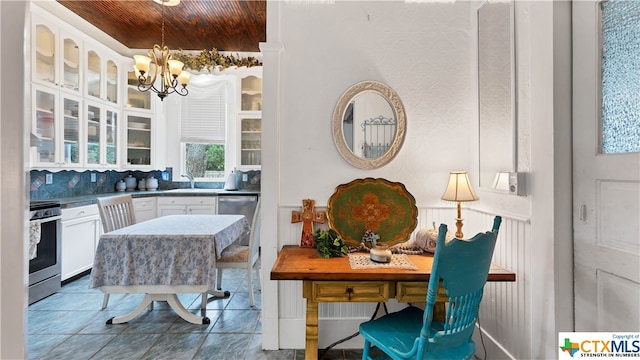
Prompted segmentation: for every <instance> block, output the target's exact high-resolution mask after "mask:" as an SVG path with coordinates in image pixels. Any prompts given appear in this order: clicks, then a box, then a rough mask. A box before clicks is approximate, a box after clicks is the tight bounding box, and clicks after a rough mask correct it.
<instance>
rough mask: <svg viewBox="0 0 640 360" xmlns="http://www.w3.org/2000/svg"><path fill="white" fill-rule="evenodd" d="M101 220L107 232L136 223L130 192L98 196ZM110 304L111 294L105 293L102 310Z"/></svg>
mask: <svg viewBox="0 0 640 360" xmlns="http://www.w3.org/2000/svg"><path fill="white" fill-rule="evenodd" d="M96 202H97V204H98V210H99V211H100V220H101V221H102V228H103V230H104V232H105V233H107V232H111V231H114V230H118V229H120V228H123V227H125V226H129V225H133V224H135V223H136V216H135V212H134V209H133V199H132V197H131V195H130V194H124V195H118V196H109V197H101V198H97V199H96ZM108 304H109V294H108V293H105V294H104V300H103V301H102V310H104V309H106V308H107V305H108Z"/></svg>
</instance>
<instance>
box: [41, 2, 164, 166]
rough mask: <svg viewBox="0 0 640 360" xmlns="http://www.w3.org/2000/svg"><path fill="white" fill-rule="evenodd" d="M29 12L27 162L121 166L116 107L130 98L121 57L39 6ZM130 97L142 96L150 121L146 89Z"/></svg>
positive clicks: (120, 121) (122, 134)
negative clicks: (28, 158)
mask: <svg viewBox="0 0 640 360" xmlns="http://www.w3.org/2000/svg"><path fill="white" fill-rule="evenodd" d="M31 16H32V18H31V20H32V21H31V29H32V32H31V37H32V39H31V44H32V46H31V83H32V97H31V108H32V121H31V139H30V158H31V167H32V168H45V169H51V170H57V169H66V168H85V169H119V168H122V167H123V166H125V164H126V160H127V157H126V156H127V155H123V154H126V153H127V152H128V149H127V147H126V146H127V143H126V138H127V137H128V136H129V133H128V132H127V130H126V129H127V126H126V121H125V119H124V118H123V116H122V110H123V108H124V107H125V105H124V104H123V103H125V102H126V103H127V104H128V103H130V102H131V101H130V100H131V99H130V95H129V94H127V90H128V88H129V87H128V86H127V84H126V81H125V76H126V74H124V73H123V71H122V69H123V64H125V63H126V62H127V60H126V59H124V58H123V57H122V56H121V55H119V54H117V53H116V52H115V51H113V50H112V49H109V48H108V47H106V46H105V45H103V44H101V43H99V42H98V41H95V40H93V39H91V38H88V37H86V36H83V34H82V33H81V32H79V31H75V30H74V29H73V28H72V27H71V26H70V25H68V24H65V23H64V22H63V21H62V20H59V19H57V18H55V17H53V16H50V15H49V14H47V13H46V11H45V10H42V9H40V8H39V7H34V8H33V9H32V12H31ZM71 34H76V35H73V36H71ZM136 92H137V89H136ZM123 94H126V95H123ZM140 94H141V95H140ZM125 96H126V98H125ZM136 96H138V98H145V97H146V99H147V101H146V102H145V101H139V103H144V104H143V106H142V108H144V109H145V110H147V111H146V113H145V116H146V118H147V119H148V120H149V123H150V120H151V118H152V113H151V105H150V102H149V101H148V99H149V94H145V93H139V94H136ZM134 126H135V125H134ZM147 135H150V132H147ZM147 143H148V144H149V146H150V140H149V141H147ZM149 152H150V151H149ZM135 155H136V159H138V161H139V159H140V158H144V159H149V158H150V157H149V156H142V155H139V154H135ZM148 165H149V164H147V166H148Z"/></svg>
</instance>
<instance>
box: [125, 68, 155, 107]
mask: <svg viewBox="0 0 640 360" xmlns="http://www.w3.org/2000/svg"><path fill="white" fill-rule="evenodd" d="M126 105H127V107H129V108H133V109H141V110H151V91H144V92H143V91H140V90H138V77H137V76H136V74H135V72H133V71H128V72H127V104H126Z"/></svg>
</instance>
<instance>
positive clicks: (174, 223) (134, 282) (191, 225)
mask: <svg viewBox="0 0 640 360" xmlns="http://www.w3.org/2000/svg"><path fill="white" fill-rule="evenodd" d="M249 230H250V226H249V223H248V221H247V219H246V218H245V217H244V215H170V216H163V217H159V218H155V219H152V220H148V221H144V222H141V223H138V224H135V225H131V226H128V227H125V228H122V229H119V230H116V231H112V232H109V233H106V234H103V235H102V236H101V237H100V242H99V243H98V247H97V249H96V255H95V260H94V262H93V269H92V271H91V279H90V283H89V287H90V288H97V287H103V286H140V285H166V286H184V285H187V286H201V285H206V286H207V288H208V289H215V259H216V258H217V257H219V256H220V253H221V252H222V251H223V250H224V249H225V248H226V247H227V246H229V245H230V244H231V243H233V242H234V241H236V240H237V239H238V238H240V236H242V235H243V234H245V233H246V232H248V231H249ZM214 254H215V256H214Z"/></svg>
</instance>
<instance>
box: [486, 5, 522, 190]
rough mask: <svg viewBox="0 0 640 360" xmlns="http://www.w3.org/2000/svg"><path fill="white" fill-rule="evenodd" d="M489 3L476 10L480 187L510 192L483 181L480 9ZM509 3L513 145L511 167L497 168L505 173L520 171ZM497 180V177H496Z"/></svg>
mask: <svg viewBox="0 0 640 360" xmlns="http://www.w3.org/2000/svg"><path fill="white" fill-rule="evenodd" d="M488 3H489V0H486V1H483V2H482V3H481V4H480V6H479V7H478V9H477V11H476V30H477V32H476V41H477V43H476V45H477V48H476V51H477V58H476V60H477V63H476V65H477V70H478V71H477V74H476V75H477V91H478V93H477V98H478V99H477V101H478V182H477V184H478V187H479V188H482V189H484V190H489V191H493V192H500V193H508V192H509V189H508V187H507V188H503V189H500V188H495V187H493V185H495V184H484V183H483V182H482V174H483V172H482V163H483V161H482V157H483V155H482V145H481V142H482V114H481V111H480V110H481V102H480V92H481V84H480V66H481V64H480V62H481V59H480V35H481V34H480V11H481V10H482V8H483V7H484V6H485V5H487V4H488ZM508 5H509V64H510V68H509V71H510V73H511V76H510V84H509V86H510V99H509V102H510V106H511V109H510V110H511V114H510V117H509V118H510V119H511V131H510V135H511V146H510V148H511V149H510V156H511V158H510V159H509V163H510V164H509V166H510V168H509V169H497V170H496V171H497V172H498V173H501V174H504V173H503V171H509V172H516V171H518V170H517V169H518V117H517V112H518V104H517V94H516V91H517V72H516V70H517V66H516V39H515V34H516V29H515V22H516V20H515V1H513V0H509V1H508ZM494 180H495V179H494Z"/></svg>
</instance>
